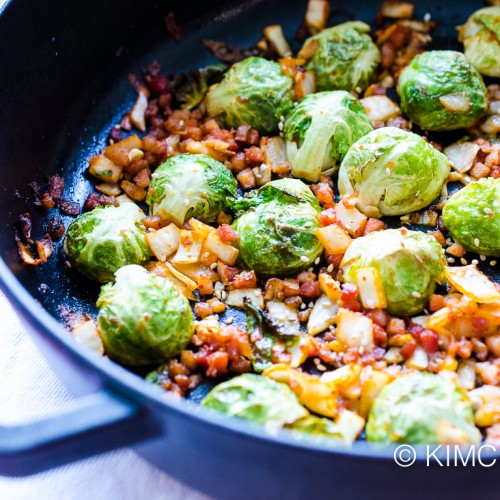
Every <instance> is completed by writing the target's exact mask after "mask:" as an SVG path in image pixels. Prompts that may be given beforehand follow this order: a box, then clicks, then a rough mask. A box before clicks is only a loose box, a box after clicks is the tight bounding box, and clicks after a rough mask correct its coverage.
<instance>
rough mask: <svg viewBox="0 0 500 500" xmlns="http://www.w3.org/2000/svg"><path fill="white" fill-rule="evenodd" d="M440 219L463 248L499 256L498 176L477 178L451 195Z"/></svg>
mask: <svg viewBox="0 0 500 500" xmlns="http://www.w3.org/2000/svg"><path fill="white" fill-rule="evenodd" d="M443 222H444V224H445V226H446V227H447V228H448V230H449V231H450V234H451V236H452V237H453V239H454V240H455V241H456V242H457V243H460V244H461V245H462V246H463V247H465V248H466V249H467V250H469V251H471V252H476V253H479V254H481V255H490V256H493V257H500V179H492V178H485V179H480V180H479V181H478V182H472V183H471V184H468V185H467V186H465V187H464V188H462V189H460V190H459V191H458V192H456V193H455V194H454V195H452V196H451V197H450V199H449V200H448V201H447V202H446V205H445V206H444V209H443Z"/></svg>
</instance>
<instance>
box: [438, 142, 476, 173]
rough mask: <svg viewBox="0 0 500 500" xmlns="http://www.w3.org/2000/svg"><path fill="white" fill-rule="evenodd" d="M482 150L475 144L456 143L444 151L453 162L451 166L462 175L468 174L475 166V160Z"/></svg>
mask: <svg viewBox="0 0 500 500" xmlns="http://www.w3.org/2000/svg"><path fill="white" fill-rule="evenodd" d="M480 150H481V148H480V146H479V145H478V144H476V143H475V142H462V143H461V144H459V143H455V144H452V145H451V146H448V147H447V148H445V149H444V154H445V155H446V156H447V157H448V159H449V160H450V162H451V166H452V167H453V168H454V169H455V170H456V171H457V172H460V173H461V174H464V173H465V172H468V171H469V170H470V169H471V168H472V166H473V165H474V160H475V159H476V156H477V154H478V153H479V151H480Z"/></svg>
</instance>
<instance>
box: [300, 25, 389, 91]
mask: <svg viewBox="0 0 500 500" xmlns="http://www.w3.org/2000/svg"><path fill="white" fill-rule="evenodd" d="M369 32H370V27H369V26H368V25H367V24H365V23H363V22H360V21H352V22H347V23H344V24H339V25H338V26H334V27H332V28H327V29H325V30H323V31H321V32H320V33H318V34H317V35H314V36H312V37H310V38H308V39H307V40H306V41H305V43H304V47H303V48H302V50H301V52H299V57H301V55H302V54H307V53H308V52H310V51H311V52H313V55H312V57H310V58H309V59H308V60H307V62H306V65H305V67H306V69H307V70H309V71H312V72H313V73H314V74H315V76H316V86H317V89H318V90H347V91H359V92H362V91H363V90H364V89H365V88H366V87H368V85H369V84H370V83H371V82H372V81H373V79H374V78H375V74H376V72H377V67H378V64H379V62H380V52H379V49H378V48H377V46H376V45H375V44H374V43H373V41H372V39H371V38H370V36H369V35H368V33H369ZM311 47H313V49H311Z"/></svg>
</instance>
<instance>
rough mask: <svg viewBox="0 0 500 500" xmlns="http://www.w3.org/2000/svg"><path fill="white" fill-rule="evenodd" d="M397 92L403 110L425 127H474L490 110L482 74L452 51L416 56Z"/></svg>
mask: <svg viewBox="0 0 500 500" xmlns="http://www.w3.org/2000/svg"><path fill="white" fill-rule="evenodd" d="M398 93H399V96H400V97H401V109H402V110H403V112H404V113H406V114H407V115H408V116H409V117H410V118H411V119H412V120H413V121H414V122H415V123H416V124H417V125H419V126H420V127H421V128H422V129H424V130H435V131H444V130H455V129H459V128H467V127H471V126H472V125H474V123H476V122H477V120H478V119H479V118H481V116H482V115H483V114H484V113H485V112H486V111H487V109H488V99H487V90H486V87H485V85H484V82H483V79H482V77H481V75H480V73H479V72H478V71H477V69H476V68H474V66H473V65H472V64H471V63H470V62H469V61H468V60H467V58H466V57H465V56H464V55H463V54H461V53H460V52H454V51H453V50H432V51H429V52H424V53H423V54H420V55H418V56H416V57H414V58H413V59H412V61H411V62H410V64H409V65H408V66H407V67H406V68H405V69H404V70H403V72H402V73H401V76H400V77H399V82H398Z"/></svg>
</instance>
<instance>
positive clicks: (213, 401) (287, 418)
mask: <svg viewBox="0 0 500 500" xmlns="http://www.w3.org/2000/svg"><path fill="white" fill-rule="evenodd" d="M202 405H203V406H206V407H208V408H212V409H214V410H218V411H220V412H222V413H225V414H226V415H231V416H233V417H238V418H242V419H245V420H250V421H251V422H255V423H257V424H262V425H264V426H265V427H266V428H267V429H268V430H273V429H280V428H282V427H283V426H284V425H286V424H291V423H292V422H295V421H296V420H298V419H300V418H303V417H306V416H308V415H309V412H308V411H307V410H306V409H305V408H304V407H303V406H302V405H301V404H300V403H299V400H298V399H297V396H296V395H295V394H294V393H293V392H292V390H291V389H290V388H289V387H288V386H287V385H285V384H280V383H279V382H275V381H274V380H271V379H269V378H267V377H262V376H260V375H253V374H245V375H240V376H238V377H234V378H232V379H231V380H228V381H227V382H223V383H222V384H219V385H218V386H216V387H215V388H214V389H212V390H211V391H210V392H209V394H208V395H207V396H206V398H205V399H204V400H203V402H202Z"/></svg>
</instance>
